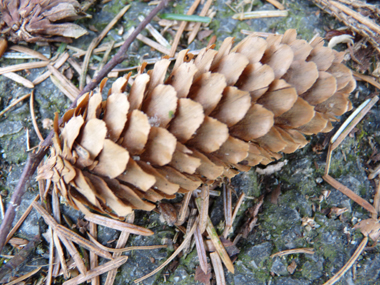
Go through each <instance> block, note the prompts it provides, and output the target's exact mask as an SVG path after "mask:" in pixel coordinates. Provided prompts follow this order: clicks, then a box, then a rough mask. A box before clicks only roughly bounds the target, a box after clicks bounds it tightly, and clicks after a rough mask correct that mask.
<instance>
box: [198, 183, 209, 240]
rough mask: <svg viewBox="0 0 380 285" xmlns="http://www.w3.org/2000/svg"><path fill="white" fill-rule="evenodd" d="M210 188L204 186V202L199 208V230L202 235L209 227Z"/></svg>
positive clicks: (202, 198) (202, 194) (202, 196)
mask: <svg viewBox="0 0 380 285" xmlns="http://www.w3.org/2000/svg"><path fill="white" fill-rule="evenodd" d="M209 189H210V188H209V186H208V185H205V184H203V185H202V192H201V197H200V199H201V200H202V206H201V207H200V208H198V210H199V230H200V231H201V234H202V233H204V231H205V230H206V227H207V219H208V206H209V197H210V195H209Z"/></svg>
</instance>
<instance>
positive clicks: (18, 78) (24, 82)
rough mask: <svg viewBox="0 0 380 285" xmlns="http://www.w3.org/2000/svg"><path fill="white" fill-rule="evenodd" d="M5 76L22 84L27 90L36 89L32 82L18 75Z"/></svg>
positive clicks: (9, 73)
mask: <svg viewBox="0 0 380 285" xmlns="http://www.w3.org/2000/svg"><path fill="white" fill-rule="evenodd" d="M3 76H5V77H7V78H9V79H11V80H13V81H15V82H17V83H19V84H21V85H22V86H25V87H26V88H34V84H33V83H32V82H31V81H30V80H28V79H26V78H24V77H22V76H20V75H18V74H17V73H14V72H8V73H4V74H3Z"/></svg>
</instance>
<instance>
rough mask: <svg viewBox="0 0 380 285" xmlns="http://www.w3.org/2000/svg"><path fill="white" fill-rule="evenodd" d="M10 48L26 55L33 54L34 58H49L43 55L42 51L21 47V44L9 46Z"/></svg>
mask: <svg viewBox="0 0 380 285" xmlns="http://www.w3.org/2000/svg"><path fill="white" fill-rule="evenodd" d="M9 49H10V50H14V51H18V52H22V53H25V54H28V55H31V56H33V57H34V58H38V59H40V60H45V61H46V60H49V59H48V58H47V57H46V56H44V55H43V54H42V53H40V52H38V51H35V50H32V49H30V48H27V47H23V46H19V45H15V46H11V47H10V48H9Z"/></svg>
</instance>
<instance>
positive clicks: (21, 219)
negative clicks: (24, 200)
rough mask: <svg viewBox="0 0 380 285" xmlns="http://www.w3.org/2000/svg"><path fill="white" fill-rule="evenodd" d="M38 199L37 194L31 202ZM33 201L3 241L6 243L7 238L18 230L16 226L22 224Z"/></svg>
mask: <svg viewBox="0 0 380 285" xmlns="http://www.w3.org/2000/svg"><path fill="white" fill-rule="evenodd" d="M38 199H40V195H39V194H37V196H36V198H34V200H33V202H37V201H38ZM33 202H32V203H31V204H30V205H29V207H28V208H27V209H26V211H25V212H24V214H22V216H21V218H20V219H19V220H18V221H17V223H16V224H15V226H14V227H13V228H12V229H11V231H10V232H9V234H8V235H7V239H6V240H5V243H8V242H9V240H10V239H11V238H12V237H13V235H14V233H15V232H16V231H17V230H18V228H19V227H20V226H21V225H22V223H23V222H24V221H25V219H26V217H27V216H28V215H29V213H30V211H31V210H32V208H33Z"/></svg>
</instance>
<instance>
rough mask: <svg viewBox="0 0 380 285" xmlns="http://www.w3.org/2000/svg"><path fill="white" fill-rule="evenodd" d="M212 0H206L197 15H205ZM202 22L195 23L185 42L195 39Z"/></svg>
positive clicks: (188, 42) (189, 42)
mask: <svg viewBox="0 0 380 285" xmlns="http://www.w3.org/2000/svg"><path fill="white" fill-rule="evenodd" d="M212 1H213V0H207V2H206V3H205V4H204V6H203V8H202V11H201V12H200V13H199V16H206V15H207V12H208V10H209V9H210V6H211V3H212ZM201 25H202V23H195V25H194V28H193V30H192V31H191V33H190V35H189V37H188V39H187V44H188V45H189V44H191V43H192V41H193V40H194V39H195V37H196V36H197V34H198V31H199V29H200V28H201Z"/></svg>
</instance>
